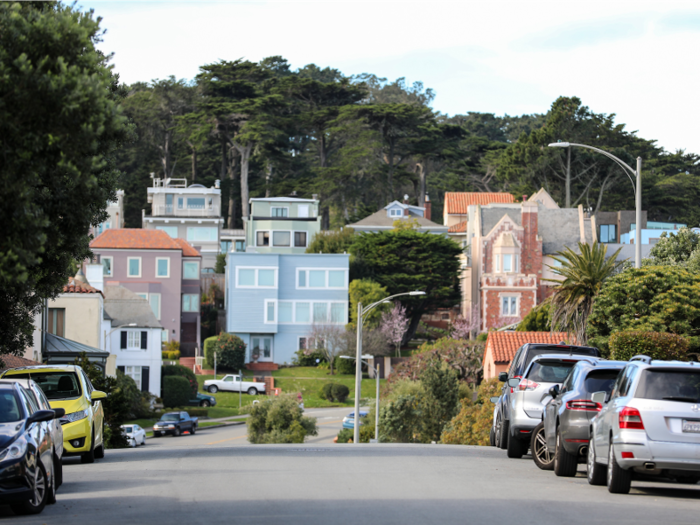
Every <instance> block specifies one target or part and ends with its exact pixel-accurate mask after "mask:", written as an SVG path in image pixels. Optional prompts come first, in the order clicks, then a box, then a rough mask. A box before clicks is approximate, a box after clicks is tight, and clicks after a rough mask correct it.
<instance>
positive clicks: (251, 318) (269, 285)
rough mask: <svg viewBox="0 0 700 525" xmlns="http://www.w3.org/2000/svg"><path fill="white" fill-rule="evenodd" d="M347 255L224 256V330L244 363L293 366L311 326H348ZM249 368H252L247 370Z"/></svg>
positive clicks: (244, 253)
mask: <svg viewBox="0 0 700 525" xmlns="http://www.w3.org/2000/svg"><path fill="white" fill-rule="evenodd" d="M349 259H350V256H349V255H345V254H342V255H341V254H277V253H250V252H243V253H240V252H229V253H228V259H227V262H226V289H227V290H226V302H227V304H226V316H227V319H226V326H227V330H228V332H231V333H233V334H235V335H237V336H239V337H240V338H241V339H243V341H244V342H245V343H246V345H247V350H246V362H247V363H249V362H250V361H252V356H253V355H254V354H257V355H259V358H258V364H262V363H269V364H270V365H272V364H273V363H274V364H283V363H290V364H291V363H292V360H293V358H294V354H295V352H296V351H297V350H299V349H300V348H307V344H308V341H309V336H310V335H311V330H312V325H314V324H315V325H328V324H331V325H339V326H341V327H342V326H343V325H345V324H347V322H348V278H349ZM251 368H253V367H251Z"/></svg>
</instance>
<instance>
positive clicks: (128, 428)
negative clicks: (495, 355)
mask: <svg viewBox="0 0 700 525" xmlns="http://www.w3.org/2000/svg"><path fill="white" fill-rule="evenodd" d="M124 431H125V432H126V433H127V434H131V433H132V432H133V431H134V429H133V428H132V427H124Z"/></svg>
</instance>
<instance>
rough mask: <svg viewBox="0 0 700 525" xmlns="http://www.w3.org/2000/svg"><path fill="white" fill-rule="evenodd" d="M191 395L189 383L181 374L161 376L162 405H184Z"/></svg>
mask: <svg viewBox="0 0 700 525" xmlns="http://www.w3.org/2000/svg"><path fill="white" fill-rule="evenodd" d="M191 397H192V390H191V388H190V383H189V381H187V379H186V378H184V377H182V376H175V375H172V376H165V377H164V378H163V405H165V406H166V407H180V406H183V405H186V404H187V402H188V401H189V400H190V398H191Z"/></svg>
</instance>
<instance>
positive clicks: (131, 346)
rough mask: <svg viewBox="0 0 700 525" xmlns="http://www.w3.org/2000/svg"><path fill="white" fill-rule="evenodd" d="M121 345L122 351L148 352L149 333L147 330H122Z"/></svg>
mask: <svg viewBox="0 0 700 525" xmlns="http://www.w3.org/2000/svg"><path fill="white" fill-rule="evenodd" d="M120 335H121V344H120V345H119V348H121V349H122V350H147V349H148V332H146V331H145V330H122V331H121V333H120Z"/></svg>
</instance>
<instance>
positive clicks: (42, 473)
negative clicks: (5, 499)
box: [10, 460, 51, 514]
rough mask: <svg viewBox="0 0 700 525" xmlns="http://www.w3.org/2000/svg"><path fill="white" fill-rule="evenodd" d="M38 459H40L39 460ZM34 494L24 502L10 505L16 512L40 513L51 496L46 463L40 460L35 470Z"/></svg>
mask: <svg viewBox="0 0 700 525" xmlns="http://www.w3.org/2000/svg"><path fill="white" fill-rule="evenodd" d="M37 461H38V460H37ZM32 489H33V494H32V497H31V499H30V500H29V501H23V502H22V503H13V504H11V505H10V507H11V508H12V510H13V511H14V512H15V514H39V513H40V512H41V511H42V510H44V507H45V506H46V503H47V502H48V500H49V497H50V491H51V487H49V482H48V478H47V476H46V470H45V469H44V465H42V464H41V463H40V462H39V463H38V464H37V468H36V469H35V470H34V486H33V487H32Z"/></svg>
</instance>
